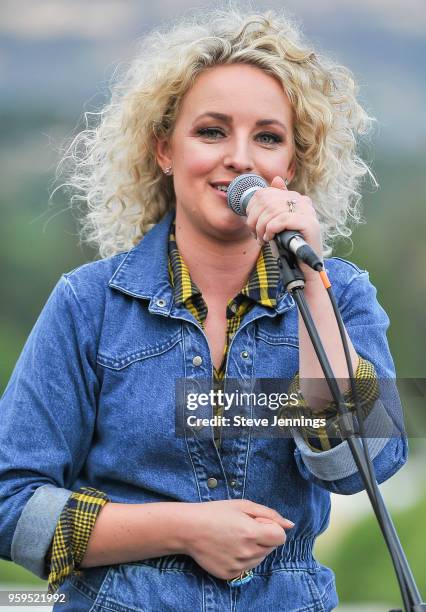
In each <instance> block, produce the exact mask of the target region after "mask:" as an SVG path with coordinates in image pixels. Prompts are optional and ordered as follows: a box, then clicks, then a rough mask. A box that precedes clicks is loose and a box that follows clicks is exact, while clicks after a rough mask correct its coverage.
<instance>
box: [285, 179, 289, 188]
mask: <svg viewBox="0 0 426 612" xmlns="http://www.w3.org/2000/svg"><path fill="white" fill-rule="evenodd" d="M284 183H285V186H286V187H288V183H289V180H288V179H284Z"/></svg>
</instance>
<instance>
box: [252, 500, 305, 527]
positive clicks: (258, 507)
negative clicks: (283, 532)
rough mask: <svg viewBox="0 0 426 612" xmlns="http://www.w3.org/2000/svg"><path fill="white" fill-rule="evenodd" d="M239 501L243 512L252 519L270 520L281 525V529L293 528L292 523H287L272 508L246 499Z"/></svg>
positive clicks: (286, 520)
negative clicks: (241, 503)
mask: <svg viewBox="0 0 426 612" xmlns="http://www.w3.org/2000/svg"><path fill="white" fill-rule="evenodd" d="M241 501H242V502H243V512H245V513H246V514H248V515H249V516H251V517H252V518H256V517H263V518H267V519H271V520H273V521H275V522H276V523H278V524H279V525H281V526H282V527H283V529H291V528H292V527H293V526H294V523H293V522H292V521H289V520H288V519H286V518H284V517H283V516H282V515H281V514H280V513H279V512H277V511H276V510H274V509H273V508H268V507H267V506H262V504H257V503H256V502H253V501H250V500H248V499H245V500H241Z"/></svg>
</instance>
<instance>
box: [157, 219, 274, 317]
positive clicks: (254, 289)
mask: <svg viewBox="0 0 426 612" xmlns="http://www.w3.org/2000/svg"><path fill="white" fill-rule="evenodd" d="M168 248H169V276H170V281H171V284H172V286H173V294H174V299H175V302H176V304H178V305H181V304H185V302H186V300H188V298H192V301H193V303H194V304H199V306H200V308H202V303H203V302H204V300H203V299H202V296H201V292H200V290H199V289H198V287H197V285H196V284H195V283H194V282H193V281H192V279H191V276H190V274H189V270H188V268H187V266H186V264H185V262H184V261H183V259H182V257H181V255H180V253H179V250H178V248H177V244H176V236H175V222H174V221H173V223H172V224H171V226H170V233H169V247H168ZM279 280H280V274H279V271H278V266H277V263H276V260H275V258H274V256H273V255H272V251H271V247H270V246H269V244H266V245H265V246H264V247H263V248H262V249H261V251H260V253H259V257H258V258H257V261H256V265H255V266H254V267H253V269H252V271H251V273H250V276H249V278H248V281H247V282H246V284H245V285H244V287H243V288H242V289H241V291H240V293H239V294H238V295H237V296H235V298H234V301H235V302H237V304H238V303H241V302H242V301H246V300H247V298H248V299H249V300H252V301H254V302H257V303H258V304H262V305H263V306H268V307H269V308H274V307H275V305H276V303H277V302H276V294H277V286H278V282H279ZM198 309H199V308H198V307H197V310H198Z"/></svg>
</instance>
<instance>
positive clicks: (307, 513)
mask: <svg viewBox="0 0 426 612" xmlns="http://www.w3.org/2000/svg"><path fill="white" fill-rule="evenodd" d="M369 124H370V118H369V117H368V116H367V115H366V113H365V112H364V111H363V109H362V108H361V107H360V106H359V104H358V103H357V101H356V98H355V95H354V84H353V81H352V79H351V76H350V74H349V73H348V72H347V71H346V70H345V69H343V68H341V67H339V66H336V65H333V64H332V63H330V62H327V61H326V60H323V59H319V58H318V57H317V56H316V55H315V54H314V53H313V52H312V50H311V49H310V48H309V47H307V46H306V44H305V43H303V42H302V40H301V37H300V35H299V34H298V33H297V32H296V30H295V29H294V28H293V26H291V25H290V24H289V23H288V22H287V21H286V20H285V19H284V18H281V17H279V16H275V15H274V14H272V13H268V14H266V15H253V16H250V17H247V16H244V15H243V14H242V13H239V12H238V11H231V12H227V13H226V14H222V13H214V12H213V13H209V14H207V15H205V16H203V17H199V18H198V21H197V23H196V24H195V25H194V23H191V24H185V23H182V24H180V25H179V26H176V27H174V28H171V29H170V31H168V32H163V33H159V32H153V33H152V34H151V35H150V36H148V37H147V38H146V40H145V42H144V44H143V45H142V47H141V50H140V54H139V55H138V57H137V58H136V59H135V60H134V62H133V64H132V65H131V67H130V69H129V71H128V73H127V75H126V76H125V77H124V79H123V80H122V81H121V83H119V84H118V85H117V87H116V89H115V91H114V93H113V97H112V101H111V103H110V104H109V105H108V106H107V107H106V108H105V109H104V110H103V112H102V113H101V117H100V123H99V126H98V127H97V129H96V130H87V131H86V132H83V133H82V134H81V135H80V137H79V139H77V143H76V153H75V154H74V155H73V159H76V160H77V163H76V166H75V168H74V171H73V174H72V176H71V178H70V180H69V181H68V182H69V183H70V184H72V185H73V187H74V188H75V189H76V190H78V191H77V193H74V194H73V197H74V198H77V199H83V200H84V201H85V202H86V204H87V209H88V211H87V216H86V222H85V226H84V230H85V236H86V237H87V238H88V239H89V240H90V241H92V242H94V243H95V244H97V246H98V248H99V252H100V255H101V257H102V258H101V259H100V260H99V261H96V262H93V263H89V264H87V265H85V266H82V267H80V268H78V269H76V270H73V271H71V272H69V273H67V274H64V275H63V277H62V278H61V280H60V281H59V283H58V285H57V286H56V288H55V290H54V291H53V293H52V295H51V296H50V298H49V300H48V302H47V304H46V306H45V308H44V309H43V312H42V314H41V316H40V318H39V320H38V321H37V323H36V325H35V327H34V330H33V331H32V333H31V336H30V338H29V339H28V342H27V344H26V346H25V348H24V350H23V353H22V355H21V357H20V359H19V361H18V364H17V366H16V368H15V371H14V373H13V375H12V378H11V381H10V383H9V385H8V388H7V389H6V392H5V394H4V397H3V399H2V407H1V412H0V414H2V421H1V430H0V438H1V439H0V442H1V444H0V448H1V449H2V450H1V455H0V457H1V463H0V466H1V474H2V478H1V485H0V486H1V496H0V499H1V511H2V512H1V515H2V517H3V518H2V521H1V523H0V534H1V538H0V541H1V544H0V552H1V556H2V557H3V558H6V559H10V560H13V561H15V562H16V563H19V564H21V565H23V566H25V567H27V568H28V569H29V570H31V571H33V572H34V573H36V574H37V575H39V576H40V577H42V578H45V579H48V580H49V587H50V588H49V590H50V592H56V593H55V594H56V595H58V596H60V595H62V594H65V595H66V596H67V597H68V598H69V602H68V603H65V604H64V603H63V604H59V603H58V604H57V606H55V609H61V610H66V609H69V610H103V609H114V610H123V611H127V610H155V611H157V610H158V611H160V610H161V611H163V610H173V611H175V610H189V609H191V610H207V609H209V610H236V609H244V608H245V609H249V610H258V609H266V608H267V607H269V606H270V607H271V608H272V609H275V610H286V611H287V612H288V611H292V610H298V611H301V610H332V609H333V608H334V607H335V606H336V605H337V595H336V592H335V586H334V579H333V574H332V572H331V570H329V569H328V568H325V567H323V566H321V565H320V564H319V563H318V562H317V561H316V560H315V559H314V558H313V556H312V548H313V545H314V541H315V538H316V536H317V535H318V534H319V533H321V532H322V531H323V530H324V529H325V528H326V526H327V523H328V517H329V509H330V496H329V492H330V491H334V492H338V493H343V494H350V493H354V492H356V491H359V490H361V489H362V486H363V485H362V482H361V479H360V477H359V475H358V473H357V470H356V467H355V464H354V462H353V460H352V458H351V456H350V452H349V449H348V447H347V443H346V442H343V441H342V440H341V439H340V438H338V437H336V435H337V434H334V437H332V436H331V435H330V429H329V428H327V426H325V427H322V428H321V429H319V430H313V429H310V430H309V429H301V430H296V429H295V430H294V431H293V430H292V435H291V436H288V435H287V436H285V437H274V438H267V437H263V438H262V437H260V438H257V437H254V436H251V433H250V431H249V430H248V429H247V428H245V429H241V431H239V432H238V435H234V436H230V437H226V436H222V434H223V427H220V426H212V427H211V428H210V427H208V428H207V432H208V435H207V436H204V437H203V436H202V435H201V433H200V431H201V430H198V434H197V429H196V428H189V427H185V428H184V435H182V436H178V435H176V429H175V419H176V415H177V413H176V411H177V410H178V409H180V408H179V402H177V401H176V399H175V397H176V396H175V384H176V381H178V380H180V379H186V380H188V381H192V382H193V381H195V382H198V383H200V384H201V383H202V382H203V381H205V380H206V379H207V380H210V383H211V384H212V385H219V386H220V385H221V384H223V379H224V377H225V376H226V377H227V378H233V379H238V380H241V381H252V380H254V379H258V378H276V379H286V378H287V379H291V378H294V380H295V381H296V382H297V380H298V379H297V378H295V377H296V375H298V376H299V380H300V392H301V395H302V396H303V398H304V400H305V401H307V402H308V403H310V404H311V405H312V406H314V407H315V409H316V410H317V411H318V414H322V415H325V416H326V417H327V418H328V417H329V416H330V415H333V414H336V409H335V407H334V405H333V404H332V403H331V399H330V396H329V395H327V394H325V393H323V394H322V396H321V397H320V398H318V397H317V395H318V393H317V389H316V387H315V389H314V387H313V383H314V382H316V383H318V381H321V380H323V373H322V370H321V368H320V366H319V363H318V361H317V358H316V355H315V353H314V351H313V349H312V346H311V344H310V341H309V338H308V336H307V332H306V330H305V327H304V324H303V322H302V321H301V320H300V319H299V318H298V314H297V311H296V307H295V304H294V302H293V299H292V298H291V296H290V295H289V294H288V293H286V292H285V291H283V289H282V286H281V284H280V281H279V275H278V270H277V266H276V262H275V259H274V257H273V255H272V252H271V247H270V245H269V241H270V240H271V239H272V238H273V236H274V235H275V234H276V233H277V232H280V231H282V230H284V229H295V230H298V231H300V232H301V233H302V235H303V237H304V239H305V240H306V241H307V242H308V243H309V244H310V245H311V246H312V247H313V249H314V250H315V251H316V253H317V254H319V255H320V256H321V257H323V256H325V255H329V254H330V245H331V243H332V240H333V238H335V237H336V236H342V235H346V236H347V235H349V233H350V230H349V229H348V228H347V220H348V218H349V217H351V218H354V219H359V211H358V205H359V200H360V195H359V193H358V191H357V189H358V184H359V180H360V178H361V177H362V176H363V175H365V174H366V173H368V168H367V166H366V165H365V164H364V162H362V160H361V159H360V158H359V157H358V156H357V154H356V149H355V136H356V135H357V134H359V133H363V132H365V131H367V128H368V126H369ZM80 144H82V145H83V154H82V155H81V154H80V157H79V151H80V149H79V145H80ZM243 173H254V174H257V175H260V176H262V177H263V178H264V179H265V181H266V182H267V183H268V187H267V188H265V189H262V190H259V191H258V192H256V194H255V195H254V197H253V198H252V199H251V200H250V203H249V206H248V209H247V218H243V217H240V216H237V215H235V213H234V212H233V211H231V210H230V209H229V208H228V206H227V196H226V189H227V186H228V185H229V183H230V182H231V181H232V180H233V179H234V178H235V177H236V176H238V175H240V174H243ZM325 265H326V269H327V271H328V275H329V277H330V279H331V281H332V283H333V286H334V291H335V294H336V296H337V299H338V301H339V305H340V309H341V312H342V316H343V319H344V323H345V326H346V330H347V337H348V343H349V348H350V355H351V360H352V367H353V371H354V372H356V374H355V376H356V382H357V383H359V382H360V381H361V382H362V383H363V384H362V385H359V392H360V394H361V395H362V398H363V400H364V402H363V409H364V414H365V416H366V420H365V426H366V429H367V434H368V435H369V440H368V442H369V447H370V453H371V456H372V458H373V459H374V465H375V469H376V474H377V479H378V480H379V481H383V480H385V479H387V478H389V477H390V476H391V475H392V474H393V473H394V472H395V471H397V470H398V469H399V468H400V467H401V465H403V463H404V461H405V459H406V452H407V447H406V441H405V438H404V436H403V435H402V434H401V433H400V431H399V430H398V428H397V427H396V425H395V424H394V417H395V416H396V417H398V414H397V410H396V412H395V409H394V412H395V414H394V413H392V409H391V405H390V403H389V402H390V399H391V398H390V397H387V396H386V393H385V392H384V391H380V390H379V389H378V385H377V378H382V377H389V378H393V377H394V375H395V373H394V368H393V362H392V358H391V355H390V353H389V348H388V345H387V341H386V329H387V326H388V318H387V316H386V314H385V313H384V311H383V309H382V308H381V307H380V305H379V304H378V302H377V301H376V297H375V294H376V292H375V289H374V287H373V286H372V285H371V283H370V282H369V280H368V275H367V273H366V272H364V271H361V270H359V269H358V268H357V267H356V266H355V265H354V264H352V263H349V262H346V261H343V260H341V259H337V258H328V259H326V262H325ZM301 268H302V271H303V272H304V275H305V280H306V285H305V296H306V300H307V302H308V304H309V306H310V308H311V311H312V315H313V318H314V320H315V322H316V324H317V327H318V330H319V333H320V335H321V337H322V341H323V344H324V346H325V349H326V351H327V353H328V356H329V359H330V363H331V366H332V368H333V371H334V374H335V376H336V377H337V378H338V379H339V380H340V381H341V382H340V385H341V388H342V391H344V392H346V393H347V399H348V402H350V394H349V393H348V391H347V389H348V383H347V378H348V371H347V366H346V363H345V360H344V355H343V350H342V348H341V340H340V336H339V333H338V329H337V325H336V323H335V320H334V316H333V313H332V309H331V306H330V304H329V301H328V297H327V295H326V292H325V290H324V288H323V285H322V283H321V282H320V281H319V279H318V275H317V273H316V272H313V271H312V270H310V269H309V268H307V267H306V266H305V265H303V264H302V265H301ZM212 378H213V380H212ZM379 393H380V396H379ZM212 409H213V410H214V411H215V414H216V415H219V416H220V414H221V409H220V406H215V405H213V406H211V407H209V410H212ZM29 421H30V422H31V428H30V431H29V432H28V422H29ZM67 606H68V608H67Z"/></svg>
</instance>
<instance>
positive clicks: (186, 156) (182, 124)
mask: <svg viewBox="0 0 426 612" xmlns="http://www.w3.org/2000/svg"><path fill="white" fill-rule="evenodd" d="M157 158H158V161H159V163H160V164H161V165H162V167H163V168H165V167H167V166H172V167H173V181H174V189H175V193H176V216H177V221H178V223H179V224H181V223H185V224H189V226H190V228H191V229H192V230H196V231H198V232H200V231H201V232H202V233H204V234H208V235H209V236H212V237H215V238H216V239H222V240H231V239H234V240H235V239H237V238H240V239H244V238H246V237H248V236H250V233H249V230H248V228H247V227H246V224H245V220H244V218H242V217H239V216H238V215H236V214H235V213H234V212H232V210H230V209H229V208H228V206H227V200H226V193H225V192H223V191H220V190H218V189H217V187H216V186H215V185H218V184H224V185H228V184H229V183H230V182H231V181H232V179H234V178H235V177H236V176H238V175H239V174H243V173H246V172H252V173H255V174H259V175H260V176H262V177H263V178H264V179H265V180H266V181H267V182H268V183H270V182H271V181H272V179H273V178H274V176H277V175H279V176H281V177H283V178H284V179H285V178H288V179H289V180H291V179H292V178H293V175H294V163H293V159H294V143H293V114H292V107H291V105H290V102H289V100H288V98H287V96H286V94H285V93H284V91H283V89H282V87H281V85H280V83H279V82H278V81H277V80H276V79H274V78H273V77H272V76H270V75H268V74H267V73H265V72H264V71H263V70H261V69H259V68H256V67H254V66H250V65H247V64H230V65H226V66H215V67H214V68H210V69H208V70H206V71H205V72H203V73H201V74H200V75H199V76H198V77H197V79H196V80H195V83H194V85H193V86H192V88H191V89H190V90H189V91H188V92H187V93H186V95H185V96H184V98H183V101H182V105H181V108H180V111H179V114H178V117H177V120H176V124H175V127H174V130H173V133H172V136H171V138H170V140H169V141H168V142H167V141H162V142H159V143H158V145H157Z"/></svg>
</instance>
